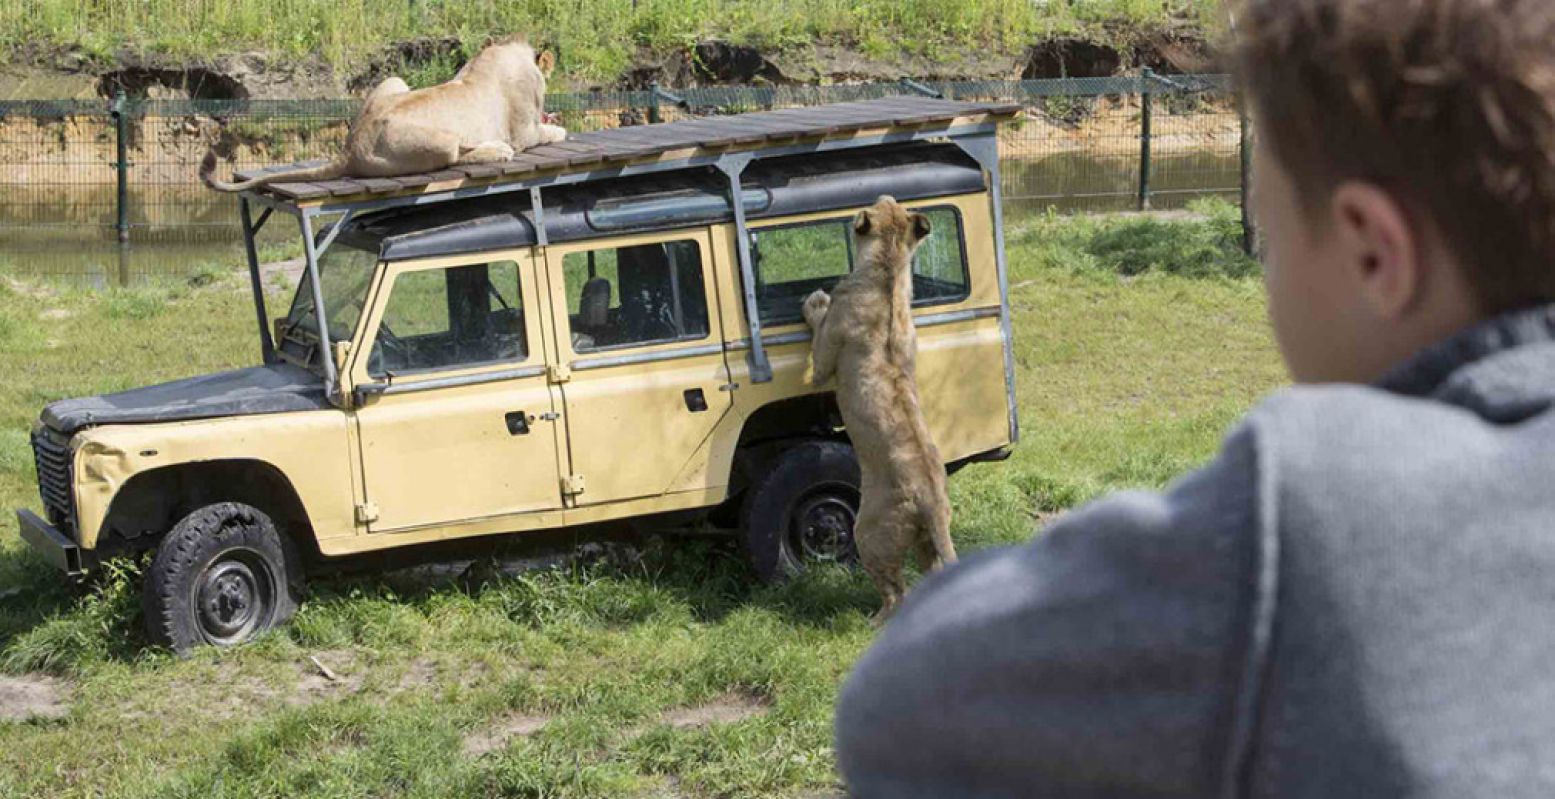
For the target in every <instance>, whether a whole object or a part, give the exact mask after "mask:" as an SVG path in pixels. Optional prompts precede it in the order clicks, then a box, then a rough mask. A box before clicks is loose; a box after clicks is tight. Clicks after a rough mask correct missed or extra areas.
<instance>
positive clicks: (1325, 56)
mask: <svg viewBox="0 0 1555 799" xmlns="http://www.w3.org/2000/svg"><path fill="white" fill-rule="evenodd" d="M1236 28H1237V32H1236V43H1235V46H1234V47H1233V49H1232V53H1233V57H1232V61H1233V69H1234V71H1235V72H1236V73H1237V76H1238V79H1239V81H1240V83H1241V85H1242V87H1243V89H1244V90H1245V91H1246V92H1247V94H1248V96H1249V97H1250V102H1251V106H1252V109H1253V112H1254V115H1255V117H1256V119H1257V121H1258V134H1259V135H1260V136H1264V137H1266V138H1267V142H1268V144H1269V145H1270V149H1271V151H1272V152H1273V153H1274V155H1275V157H1276V158H1277V159H1278V160H1279V161H1280V163H1281V165H1282V166H1284V167H1285V169H1286V171H1288V172H1289V173H1290V174H1291V175H1292V177H1293V179H1294V180H1295V182H1296V185H1297V187H1298V190H1299V191H1300V193H1301V195H1302V199H1303V203H1304V205H1305V206H1306V209H1307V211H1308V212H1309V214H1311V215H1312V216H1313V218H1314V219H1317V218H1320V217H1319V216H1318V215H1317V214H1318V212H1321V211H1323V210H1325V209H1326V204H1327V199H1328V198H1329V197H1330V196H1331V195H1332V192H1333V190H1334V189H1335V188H1336V187H1337V186H1338V185H1339V184H1340V183H1342V182H1344V181H1348V180H1365V181H1369V182H1373V183H1376V184H1378V185H1380V186H1382V187H1384V188H1386V189H1388V190H1389V191H1391V192H1392V193H1393V195H1394V196H1395V198H1396V199H1397V200H1398V201H1399V202H1400V203H1401V204H1403V205H1404V206H1405V207H1406V208H1407V209H1409V212H1410V213H1411V214H1413V215H1415V216H1417V217H1420V218H1424V219H1425V220H1426V221H1428V222H1429V223H1430V224H1433V225H1434V226H1435V227H1436V229H1437V230H1439V231H1440V234H1441V236H1442V238H1443V240H1444V241H1445V242H1446V244H1447V246H1449V247H1450V248H1451V249H1452V250H1453V251H1454V253H1455V254H1456V255H1457V256H1458V258H1459V260H1460V262H1461V263H1463V264H1464V265H1465V268H1466V270H1467V271H1468V273H1469V274H1468V276H1467V277H1468V279H1469V282H1470V283H1471V285H1473V286H1474V288H1475V290H1476V292H1477V293H1478V295H1479V296H1478V298H1477V299H1479V300H1480V302H1481V304H1482V305H1483V306H1484V307H1485V309H1486V310H1488V311H1503V310H1509V309H1512V308H1516V307H1521V306H1526V305H1530V304H1535V303H1540V302H1552V301H1555V0H1242V1H1241V3H1240V6H1239V8H1238V11H1237V16H1236Z"/></svg>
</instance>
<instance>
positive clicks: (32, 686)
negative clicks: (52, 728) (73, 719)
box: [0, 675, 70, 722]
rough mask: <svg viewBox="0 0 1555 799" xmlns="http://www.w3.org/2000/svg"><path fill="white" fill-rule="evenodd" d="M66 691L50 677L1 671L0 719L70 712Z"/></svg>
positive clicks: (12, 719) (33, 717) (37, 717)
mask: <svg viewBox="0 0 1555 799" xmlns="http://www.w3.org/2000/svg"><path fill="white" fill-rule="evenodd" d="M68 693H69V691H68V690H67V688H66V686H65V684H64V683H62V682H60V681H59V680H56V679H54V678H52V677H42V676H36V675H24V676H21V677H7V676H4V675H0V722H5V721H27V720H29V719H59V718H64V717H65V716H67V715H69V713H70V704H69V702H68V701H67V698H68Z"/></svg>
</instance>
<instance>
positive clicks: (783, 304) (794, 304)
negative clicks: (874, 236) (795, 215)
mask: <svg viewBox="0 0 1555 799" xmlns="http://www.w3.org/2000/svg"><path fill="white" fill-rule="evenodd" d="M848 228H849V220H847V219H829V220H826V221H824V222H811V223H807V224H802V225H787V226H783V227H770V228H762V229H759V230H752V231H751V260H752V263H753V265H754V266H755V270H756V305H757V308H759V309H760V312H761V323H762V324H764V325H781V324H788V323H790V322H797V321H799V320H800V319H801V318H802V317H801V314H800V312H799V309H800V307H801V306H802V305H804V300H805V297H808V296H810V294H811V293H812V292H814V291H815V290H816V289H826V290H828V291H829V290H831V287H832V286H835V285H837V281H838V280H841V279H842V277H843V276H844V275H846V274H848V273H849V272H851V271H853V234H852V231H850V230H849V229H848Z"/></svg>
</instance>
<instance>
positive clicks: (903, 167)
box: [341, 144, 987, 260]
mask: <svg viewBox="0 0 1555 799" xmlns="http://www.w3.org/2000/svg"><path fill="white" fill-rule="evenodd" d="M726 180H727V179H726V178H724V177H723V176H722V174H721V173H718V172H716V171H715V170H713V169H712V168H710V167H705V168H695V169H684V170H678V171H675V172H668V173H658V174H651V175H644V176H640V177H632V178H615V179H611V180H602V181H595V182H591V183H584V184H579V185H575V186H567V187H559V188H555V189H549V190H547V191H546V193H545V195H544V196H545V209H544V211H545V213H544V217H545V224H546V234H547V238H548V239H549V240H550V241H556V242H560V241H575V240H579V239H586V238H594V237H598V236H601V235H611V234H617V233H628V232H640V231H647V230H667V229H673V228H677V227H689V226H696V225H705V224H711V223H716V222H722V221H728V220H730V219H732V217H733V213H734V212H733V206H732V205H731V204H730V202H729V196H728V195H729V192H728V189H727V186H728V184H727V182H726ZM742 186H743V192H742V193H743V195H744V202H745V209H746V215H747V218H749V219H751V220H759V219H764V218H772V217H779V216H790V215H794V214H803V213H814V212H820V211H828V210H835V209H839V208H851V207H858V206H863V205H867V204H869V203H871V202H874V200H875V199H876V198H877V197H879V196H880V195H882V194H889V195H892V196H893V197H896V198H897V199H898V200H901V201H904V202H905V201H910V200H921V199H927V198H931V197H945V196H951V195H957V194H968V193H972V192H979V191H983V190H984V189H985V188H987V186H986V179H985V176H984V174H983V171H982V169H981V168H980V167H979V166H978V165H977V163H976V162H975V161H973V160H972V159H971V158H969V157H967V156H966V155H965V154H964V153H962V152H961V150H960V149H959V148H957V147H955V146H954V145H948V144H913V145H899V146H891V147H879V148H868V149H859V150H843V151H838V152H835V153H830V154H819V155H816V154H809V155H803V156H789V157H786V158H775V159H771V160H765V161H758V162H756V163H754V164H752V165H751V166H750V168H749V169H747V170H746V172H745V174H744V176H743V182H742ZM529 211H530V207H529V194H528V193H527V192H509V193H503V194H490V195H486V196H482V197H477V198H472V199H466V200H455V201H450V202H445V203H438V204H435V205H427V206H407V207H400V208H395V209H391V210H387V211H381V212H378V213H375V214H370V215H364V216H360V217H357V218H354V219H353V220H352V221H351V223H350V224H349V226H348V227H347V228H346V229H345V230H343V231H342V232H341V238H342V241H345V242H348V243H351V244H353V245H354V246H358V247H365V248H370V249H378V250H380V252H381V253H382V256H383V257H384V258H385V259H387V260H403V259H407V258H423V257H430V256H438V255H455V254H460V253H469V252H483V251H489V250H498V249H511V248H518V247H527V246H531V245H533V244H535V243H536V238H535V232H534V227H533V225H532V224H531V222H530V219H529Z"/></svg>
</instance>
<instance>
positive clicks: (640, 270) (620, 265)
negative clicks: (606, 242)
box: [562, 241, 708, 352]
mask: <svg viewBox="0 0 1555 799" xmlns="http://www.w3.org/2000/svg"><path fill="white" fill-rule="evenodd" d="M562 275H563V277H564V279H565V283H566V294H567V316H568V319H569V320H570V322H571V330H572V350H573V352H593V351H595V350H603V349H615V348H618V347H630V346H637V345H642V344H662V343H664V342H669V341H686V340H696V339H702V338H706V337H707V334H708V316H707V289H706V286H705V285H704V283H703V281H702V248H701V247H699V246H698V245H697V243H696V242H695V241H670V242H663V243H655V244H639V245H636V246H632V247H616V248H610V249H602V250H590V251H588V252H573V253H568V254H567V255H566V256H565V257H563V258H562Z"/></svg>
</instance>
